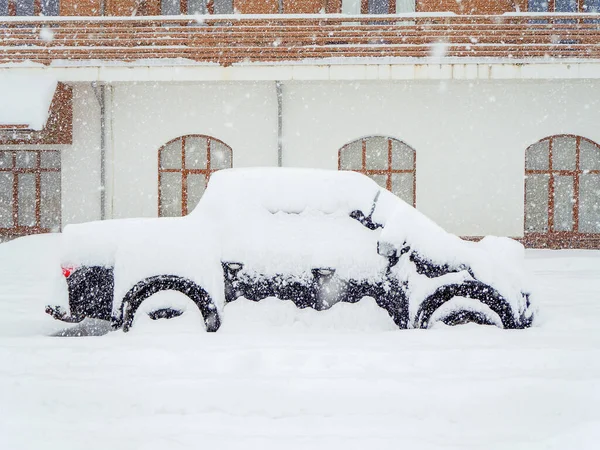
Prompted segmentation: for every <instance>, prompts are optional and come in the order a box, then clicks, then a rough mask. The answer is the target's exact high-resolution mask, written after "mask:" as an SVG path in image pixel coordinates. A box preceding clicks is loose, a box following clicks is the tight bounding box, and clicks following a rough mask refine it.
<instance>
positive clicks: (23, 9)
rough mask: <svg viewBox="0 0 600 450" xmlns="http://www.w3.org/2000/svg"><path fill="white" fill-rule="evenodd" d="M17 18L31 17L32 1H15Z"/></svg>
mask: <svg viewBox="0 0 600 450" xmlns="http://www.w3.org/2000/svg"><path fill="white" fill-rule="evenodd" d="M17 16H33V0H17Z"/></svg>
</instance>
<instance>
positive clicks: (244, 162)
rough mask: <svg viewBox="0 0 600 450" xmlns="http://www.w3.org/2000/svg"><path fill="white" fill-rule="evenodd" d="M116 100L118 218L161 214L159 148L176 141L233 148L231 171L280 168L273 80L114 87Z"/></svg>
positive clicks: (112, 171) (113, 174) (113, 166)
mask: <svg viewBox="0 0 600 450" xmlns="http://www.w3.org/2000/svg"><path fill="white" fill-rule="evenodd" d="M112 97H113V99H112V118H111V121H110V122H111V127H112V138H111V145H112V158H111V160H110V161H109V163H108V167H107V172H108V180H107V181H108V182H107V189H108V192H107V194H108V199H109V205H107V206H108V209H109V211H112V216H113V217H114V218H122V217H154V216H156V215H157V208H158V206H157V205H158V186H157V183H158V149H159V148H160V147H161V146H162V145H164V144H165V143H167V142H168V141H170V140H171V139H174V138H177V137H179V136H183V135H188V134H206V135H209V136H213V137H215V138H217V139H220V140H222V141H223V142H225V143H226V144H228V145H229V146H231V147H232V148H233V164H234V167H245V166H275V165H277V96H276V91H275V83H274V82H256V83H254V82H247V83H239V82H236V83H233V82H232V83H229V82H220V83H180V84H176V83H170V84H165V83H163V84H155V83H139V84H132V83H128V84H116V85H114V87H113V90H112Z"/></svg>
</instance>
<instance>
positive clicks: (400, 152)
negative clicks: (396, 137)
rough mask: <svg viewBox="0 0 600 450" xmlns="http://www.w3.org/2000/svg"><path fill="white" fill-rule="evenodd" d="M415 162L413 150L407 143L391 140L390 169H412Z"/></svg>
mask: <svg viewBox="0 0 600 450" xmlns="http://www.w3.org/2000/svg"><path fill="white" fill-rule="evenodd" d="M414 164H415V152H414V151H413V149H412V148H410V147H409V146H408V145H406V144H404V143H402V142H399V141H392V169H395V170H413V169H414Z"/></svg>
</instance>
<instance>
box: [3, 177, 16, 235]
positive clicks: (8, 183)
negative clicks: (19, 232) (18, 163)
mask: <svg viewBox="0 0 600 450" xmlns="http://www.w3.org/2000/svg"><path fill="white" fill-rule="evenodd" d="M13 177H14V175H13V174H12V173H11V172H0V227H1V228H12V227H13V226H14V222H13Z"/></svg>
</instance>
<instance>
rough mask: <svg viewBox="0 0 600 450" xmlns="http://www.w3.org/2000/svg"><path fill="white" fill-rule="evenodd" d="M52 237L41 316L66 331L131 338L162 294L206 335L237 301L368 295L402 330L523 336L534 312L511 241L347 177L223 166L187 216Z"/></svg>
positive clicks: (519, 253)
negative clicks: (485, 327)
mask: <svg viewBox="0 0 600 450" xmlns="http://www.w3.org/2000/svg"><path fill="white" fill-rule="evenodd" d="M62 240H63V243H62V244H63V245H62V248H63V251H62V256H61V265H62V269H63V274H64V275H65V277H66V282H67V286H68V304H67V301H66V297H67V295H65V296H64V297H65V301H64V302H63V304H62V305H58V306H48V308H47V312H48V313H49V314H51V315H52V316H53V317H55V318H57V319H59V320H63V321H67V322H79V321H81V320H83V319H84V318H95V319H104V320H109V321H112V323H113V325H114V327H115V328H121V329H123V330H124V331H128V330H129V329H130V328H131V326H132V325H133V324H134V319H135V317H136V313H137V312H138V309H139V308H140V305H141V304H142V303H143V302H144V301H145V300H147V299H148V298H150V297H151V296H153V295H154V294H156V293H158V292H161V291H169V290H173V291H179V292H181V293H183V294H185V295H186V296H188V297H189V298H190V299H191V300H192V301H193V302H194V303H195V304H196V305H197V306H198V308H199V309H200V311H201V313H202V316H203V318H204V322H205V324H206V330H207V331H217V330H218V329H219V326H220V324H221V322H222V321H223V320H226V315H225V316H224V313H225V311H226V309H227V308H226V305H227V304H228V303H230V302H233V301H235V300H236V299H238V298H240V297H245V298H246V299H249V300H254V301H259V300H261V299H264V298H266V297H276V298H278V299H281V300H290V301H292V302H293V303H294V304H295V305H296V306H297V307H299V308H314V309H316V310H325V309H328V308H330V307H331V306H332V305H334V304H336V303H337V302H350V303H354V302H358V301H359V300H361V299H362V298H364V297H371V298H373V299H374V300H375V301H376V303H377V305H378V306H379V307H381V308H383V309H384V310H385V311H387V313H388V314H389V316H390V317H391V319H392V320H393V321H394V323H395V324H396V325H397V326H398V328H400V329H406V328H429V327H430V326H432V325H433V324H434V323H435V322H444V323H446V324H450V325H454V324H461V323H466V322H474V323H478V324H493V325H496V326H498V327H502V328H525V327H529V326H530V325H531V324H532V321H533V317H534V310H533V307H532V305H531V303H530V294H529V291H528V290H527V288H526V287H525V282H526V280H525V279H524V278H525V276H524V274H523V269H522V265H523V259H524V251H523V247H522V245H521V244H520V243H518V242H516V241H513V240H511V239H508V238H498V237H486V238H484V239H482V240H481V241H480V242H477V243H475V242H468V241H464V240H462V239H460V238H458V237H457V236H454V235H452V234H449V233H447V232H445V231H444V230H443V229H441V228H440V227H439V226H438V225H436V224H435V223H434V222H432V221H431V220H429V219H428V218H427V217H425V216H424V215H423V214H421V213H420V212H418V211H417V210H416V209H414V208H413V207H412V206H410V205H408V204H406V203H405V202H404V201H402V200H400V199H399V198H398V197H396V196H395V195H393V194H392V193H390V192H389V191H387V190H385V189H382V188H381V187H379V186H378V185H377V184H376V183H375V182H374V181H372V180H371V179H370V178H368V177H366V176H364V175H361V174H358V173H354V172H343V171H326V170H309V169H282V168H269V169H230V170H223V171H220V172H217V173H215V174H213V175H212V177H211V180H210V182H209V184H208V187H207V189H206V192H205V193H204V195H203V196H202V198H201V200H200V202H199V204H198V206H197V207H196V208H195V209H194V211H193V212H192V213H191V214H189V215H188V216H186V217H181V218H154V219H122V220H110V221H102V222H90V223H85V224H79V225H69V226H67V227H66V228H65V230H64V232H63V236H62ZM167 297H168V296H167ZM141 312H142V311H141V310H140V313H141ZM145 313H147V314H149V315H150V316H151V317H152V318H155V319H156V318H163V317H166V318H169V317H172V316H176V315H179V314H180V313H181V310H180V309H178V308H177V307H174V306H172V305H169V304H168V302H167V303H166V304H161V305H158V306H156V307H155V308H154V309H153V310H151V311H146V312H145Z"/></svg>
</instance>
